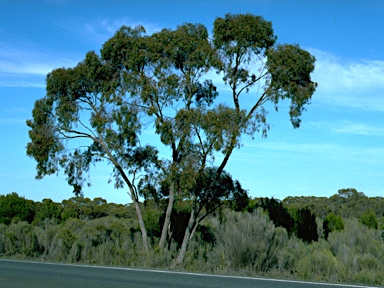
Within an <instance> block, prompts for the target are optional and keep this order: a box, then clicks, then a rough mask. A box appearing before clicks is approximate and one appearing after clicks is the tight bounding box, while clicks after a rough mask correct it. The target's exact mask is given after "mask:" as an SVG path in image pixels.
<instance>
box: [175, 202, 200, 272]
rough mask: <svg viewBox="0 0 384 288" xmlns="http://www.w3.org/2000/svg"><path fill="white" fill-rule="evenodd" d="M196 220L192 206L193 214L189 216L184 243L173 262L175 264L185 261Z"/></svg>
mask: <svg viewBox="0 0 384 288" xmlns="http://www.w3.org/2000/svg"><path fill="white" fill-rule="evenodd" d="M195 221H196V215H195V209H194V208H193V207H192V211H191V216H190V217H189V222H188V226H187V229H185V233H184V238H183V243H182V244H181V247H180V250H179V255H178V256H177V258H176V261H175V263H174V264H173V266H177V265H180V264H182V263H183V262H184V257H185V253H186V252H187V248H188V243H189V240H190V239H191V232H192V230H193V227H194V225H195Z"/></svg>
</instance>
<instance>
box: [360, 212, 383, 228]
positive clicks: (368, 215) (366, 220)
mask: <svg viewBox="0 0 384 288" xmlns="http://www.w3.org/2000/svg"><path fill="white" fill-rule="evenodd" d="M359 221H360V223H361V224H364V225H365V226H367V227H368V228H371V229H377V228H378V226H379V224H378V222H377V219H376V215H375V213H373V211H372V210H367V211H366V212H364V213H363V214H361V215H360V217H359Z"/></svg>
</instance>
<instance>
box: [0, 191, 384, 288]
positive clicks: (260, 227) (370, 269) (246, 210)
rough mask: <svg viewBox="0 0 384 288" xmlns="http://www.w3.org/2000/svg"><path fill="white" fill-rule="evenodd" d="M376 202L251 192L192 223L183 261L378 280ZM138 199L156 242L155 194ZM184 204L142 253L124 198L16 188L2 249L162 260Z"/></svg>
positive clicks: (383, 238)
mask: <svg viewBox="0 0 384 288" xmlns="http://www.w3.org/2000/svg"><path fill="white" fill-rule="evenodd" d="M306 198H307V201H306ZM309 200H310V201H309ZM305 202H307V205H305ZM367 203H370V205H369V206H365V207H369V209H361V208H360V206H359V204H362V205H366V204H367ZM325 207H327V208H325ZM382 207H384V199H383V198H381V197H376V198H369V197H367V196H365V195H364V194H363V193H361V192H357V191H356V190H355V189H343V190H340V191H339V192H338V193H337V194H335V195H334V196H332V197H330V198H324V197H321V198H316V197H288V198H286V199H284V200H283V201H279V200H276V199H267V198H264V199H261V198H254V199H248V201H245V202H244V203H243V205H240V206H239V205H237V206H234V205H231V203H224V205H223V209H222V210H219V211H218V212H217V213H216V214H215V215H212V216H211V217H207V218H206V219H205V220H204V221H203V222H202V223H201V225H199V226H198V228H197V229H196V232H195V233H194V236H193V238H192V239H191V241H192V242H193V245H191V246H190V248H189V249H188V251H187V254H186V258H185V263H184V269H186V270H194V271H199V270H200V271H205V272H213V273H230V274H240V275H268V276H277V277H285V278H296V279H305V280H319V281H331V282H351V283H363V284H370V285H383V284H384V235H383V230H384V227H383V224H384V221H383V216H384V215H383V212H384V209H383V208H382ZM142 208H143V211H144V212H143V215H144V221H145V223H146V225H147V227H148V231H149V236H150V240H151V241H150V242H151V243H152V245H155V244H154V243H157V239H158V238H159V237H160V232H161V230H160V229H161V228H160V227H161V226H162V225H161V224H162V221H164V220H163V218H164V210H163V209H162V207H161V203H156V202H154V201H146V202H145V203H143V204H142ZM189 209H190V204H189V203H188V201H182V202H179V203H177V204H176V205H175V209H174V211H173V212H172V213H173V217H174V218H173V219H175V220H174V221H173V222H172V225H171V227H169V230H170V231H169V233H170V235H171V237H170V240H169V242H168V245H167V249H166V250H165V251H164V252H163V253H160V252H159V251H157V250H156V249H151V251H150V252H146V251H145V250H144V249H143V248H142V243H141V241H142V238H141V236H140V230H139V225H138V222H137V220H136V217H135V211H134V207H131V205H119V204H113V203H107V201H105V200H104V199H102V198H95V199H93V200H91V199H88V198H82V197H75V198H71V199H69V200H64V201H62V202H61V203H56V202H53V201H52V200H50V199H44V200H43V201H42V202H34V201H31V200H27V199H25V198H23V197H20V196H18V195H17V194H16V193H11V194H8V195H0V222H1V223H2V224H0V254H1V255H3V256H6V257H19V258H35V259H41V260H44V261H60V262H81V263H92V264H102V265H126V266H137V267H156V268H169V267H171V265H172V263H173V260H174V258H175V257H176V256H177V252H178V249H179V247H180V244H181V242H182V237H183V231H184V230H185V227H186V225H187V222H188V216H189V212H190V211H189ZM325 211H326V212H327V213H326V212H325Z"/></svg>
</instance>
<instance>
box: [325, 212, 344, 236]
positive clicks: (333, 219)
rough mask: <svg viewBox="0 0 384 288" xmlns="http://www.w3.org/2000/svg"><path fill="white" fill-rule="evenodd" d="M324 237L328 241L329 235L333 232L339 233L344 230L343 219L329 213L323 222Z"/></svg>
mask: <svg viewBox="0 0 384 288" xmlns="http://www.w3.org/2000/svg"><path fill="white" fill-rule="evenodd" d="M323 229H324V236H325V239H328V235H329V233H331V232H333V231H341V230H343V229H344V221H343V218H341V217H340V216H337V215H336V214H335V213H333V212H331V213H329V214H328V215H327V217H325V219H324V222H323Z"/></svg>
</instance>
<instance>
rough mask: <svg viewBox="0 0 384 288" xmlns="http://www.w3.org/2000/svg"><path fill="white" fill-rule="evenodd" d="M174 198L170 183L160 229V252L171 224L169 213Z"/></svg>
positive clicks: (172, 187)
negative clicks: (161, 228) (165, 209)
mask: <svg viewBox="0 0 384 288" xmlns="http://www.w3.org/2000/svg"><path fill="white" fill-rule="evenodd" d="M174 198H175V192H174V185H173V183H172V184H171V186H170V188H169V198H168V206H167V211H166V212H165V219H164V225H163V230H162V231H161V237H160V241H159V248H160V251H161V252H163V251H164V246H165V241H166V240H167V234H168V228H169V225H170V224H171V213H172V209H173V202H174Z"/></svg>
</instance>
